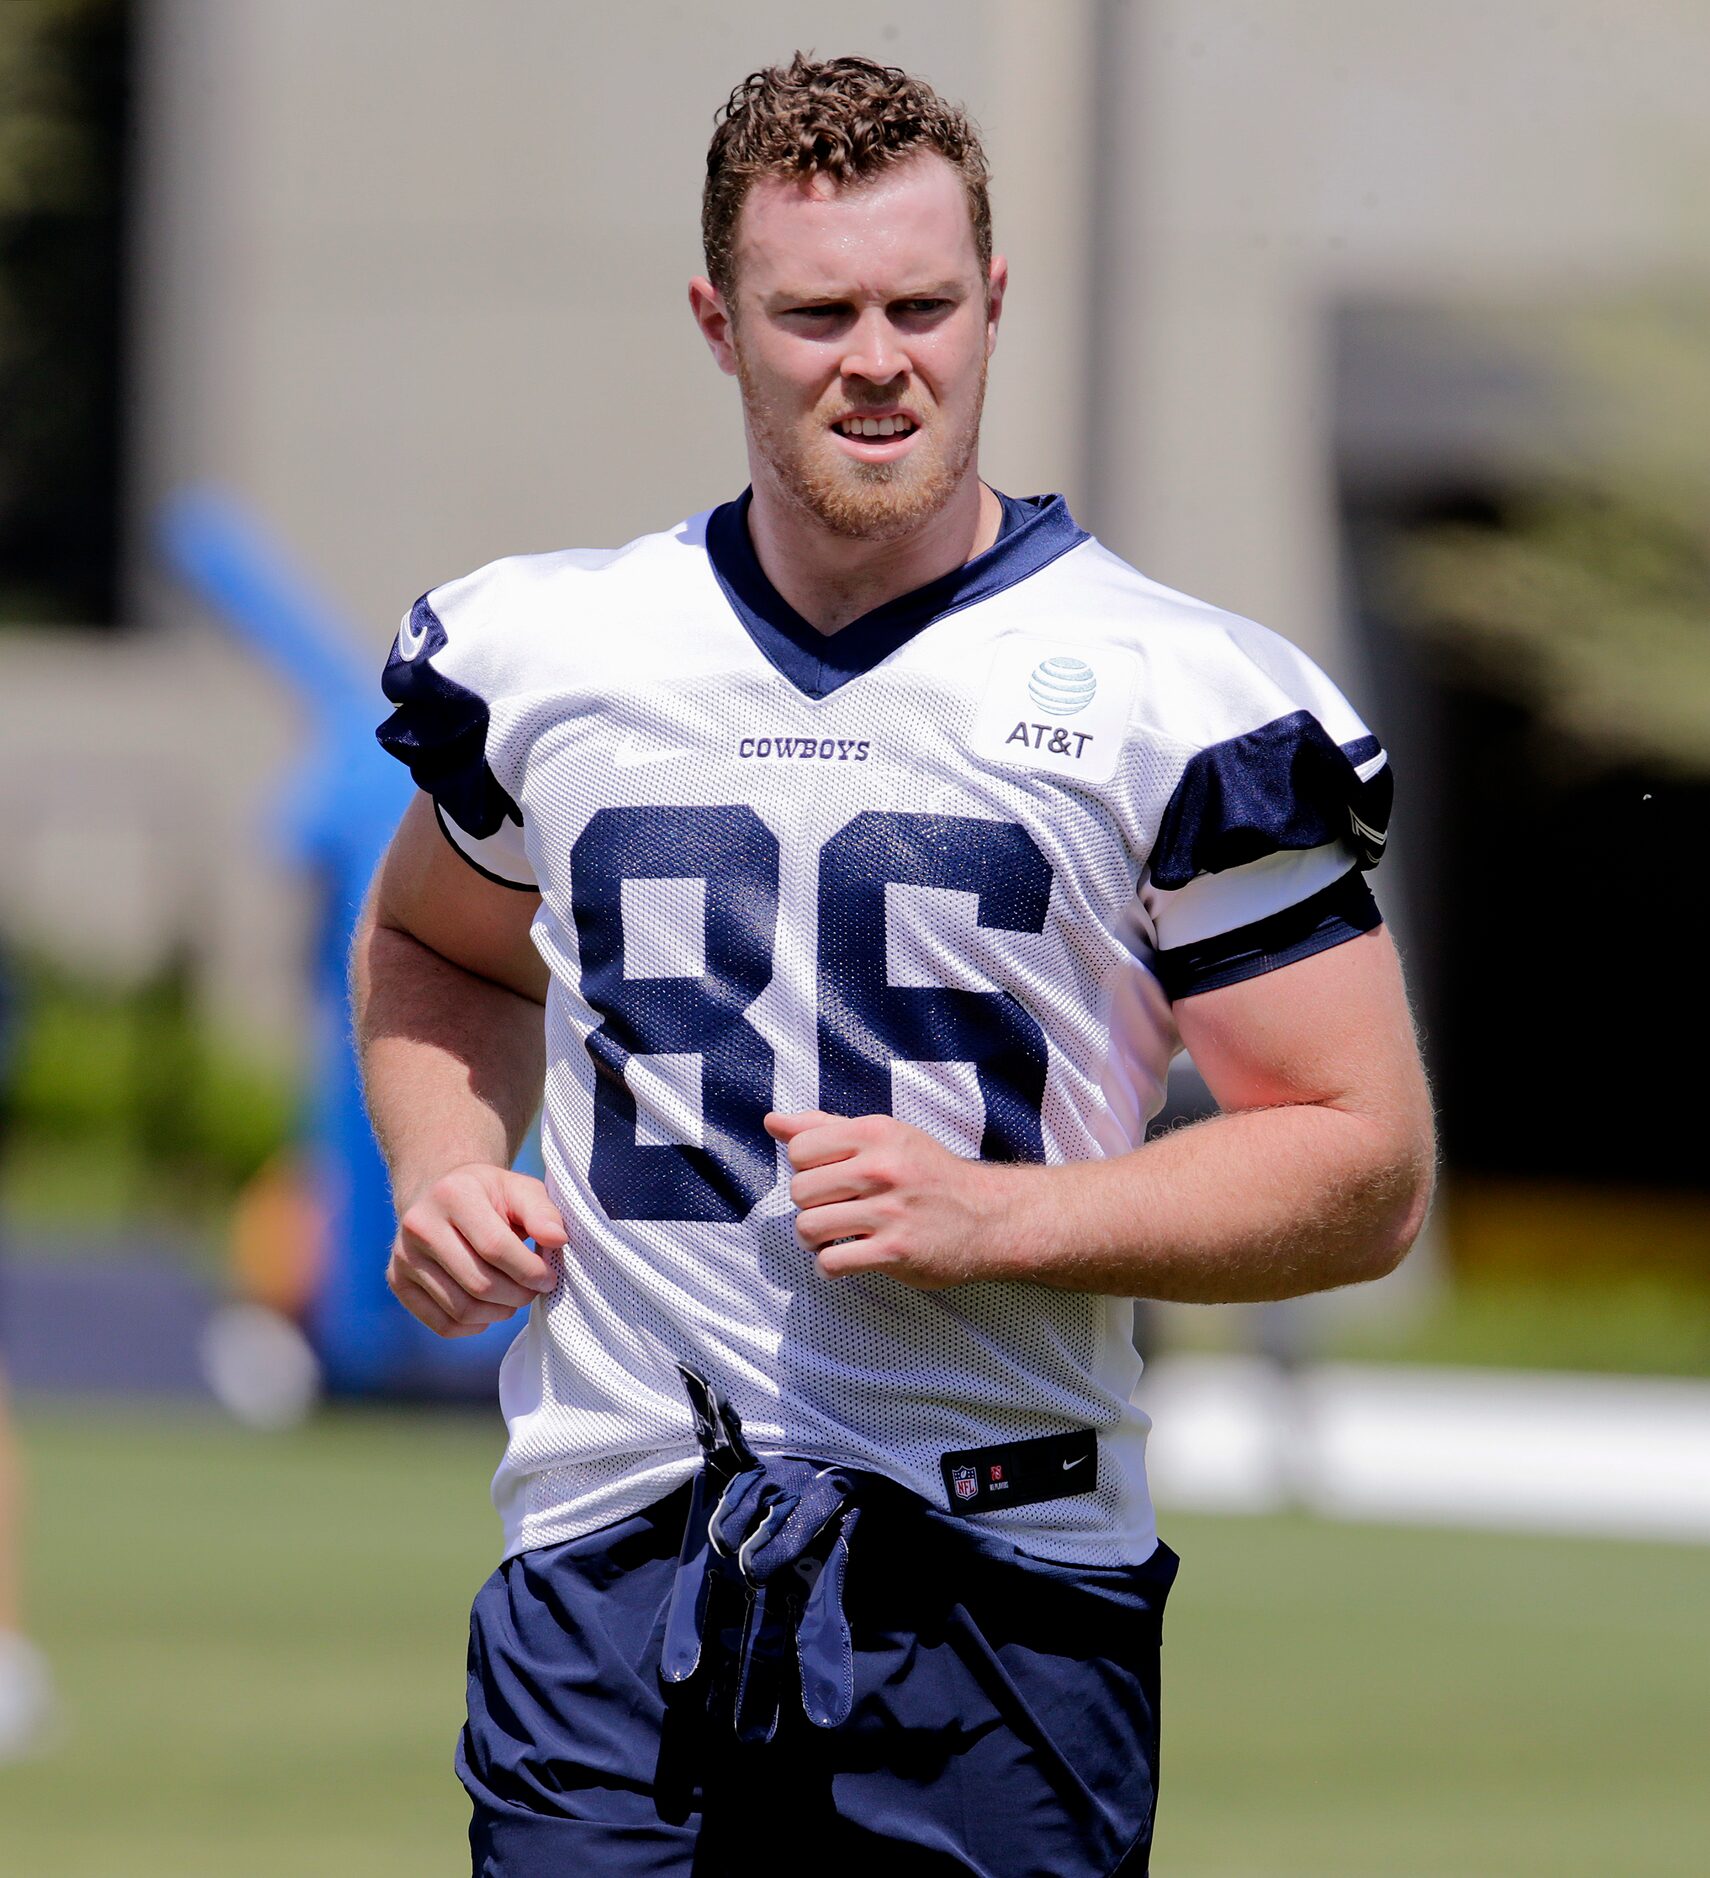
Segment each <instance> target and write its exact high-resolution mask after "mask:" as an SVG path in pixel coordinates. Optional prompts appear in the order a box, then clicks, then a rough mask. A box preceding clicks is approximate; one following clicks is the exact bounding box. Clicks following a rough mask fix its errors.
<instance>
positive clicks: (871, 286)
mask: <svg viewBox="0 0 1710 1878" xmlns="http://www.w3.org/2000/svg"><path fill="white" fill-rule="evenodd" d="M735 265H736V280H735V284H734V286H733V288H732V291H731V297H730V301H729V303H726V302H725V301H724V300H722V299H721V298H720V296H719V295H718V294H717V293H716V292H715V291H714V289H713V288H712V287H711V285H710V284H709V283H708V282H706V281H704V280H702V281H696V282H695V283H694V285H693V286H692V287H691V289H690V297H691V299H692V300H693V302H694V306H695V314H696V318H697V319H698V320H699V322H700V325H701V330H702V331H703V333H705V335H706V338H707V341H708V343H709V344H710V345H711V346H712V349H713V352H714V354H715V356H716V357H717V358H718V361H719V364H720V365H721V366H722V367H723V368H724V369H725V370H726V371H728V372H734V373H735V374H736V376H737V378H738V379H739V380H740V382H741V386H742V405H743V415H744V419H745V421H746V424H747V429H748V440H749V457H750V462H751V464H752V465H753V469H754V473H755V476H756V479H757V480H758V478H760V477H761V476H765V477H766V478H767V480H768V481H769V482H771V483H772V484H773V486H774V487H775V489H776V490H777V492H778V493H779V494H780V495H781V496H783V497H784V499H785V500H787V501H790V502H792V503H794V504H796V505H797V506H799V507H801V508H803V509H805V510H806V511H807V512H808V513H809V514H810V515H811V516H812V517H813V518H814V519H815V520H816V521H818V522H819V523H821V524H822V525H823V526H824V527H826V528H829V529H831V530H832V531H833V532H834V533H837V534H839V535H845V536H850V537H854V538H859V539H867V540H890V539H895V538H897V537H899V536H902V535H906V534H908V533H910V532H911V531H913V530H914V529H916V528H918V527H920V526H921V525H922V524H923V523H924V522H926V521H928V520H930V519H931V517H932V516H934V515H935V514H937V513H938V511H939V510H940V509H942V508H943V506H944V505H945V503H947V502H948V501H949V500H950V498H951V496H952V495H953V494H954V493H955V492H956V491H957V489H958V488H959V487H961V486H962V484H963V482H964V481H965V479H967V478H969V477H971V476H972V475H973V474H974V471H975V462H976V448H977V445H978V441H979V430H980V407H981V405H982V403H983V401H984V398H985V384H986V361H987V360H988V359H989V358H990V356H991V352H992V348H993V346H994V345H995V343H996V339H997V323H998V315H999V313H1000V312H1001V310H1002V305H1003V288H1004V279H1005V272H1004V263H1003V262H1002V260H1001V259H1000V260H995V261H994V262H993V264H992V269H991V274H990V277H989V279H988V278H986V277H985V276H984V275H983V274H982V270H981V268H980V262H979V255H978V253H977V251H976V249H975V247H974V230H973V222H972V219H971V217H970V214H969V210H968V199H967V196H966V194H965V193H964V191H963V188H962V182H961V179H960V177H959V176H958V175H957V173H956V172H955V170H953V169H952V168H951V166H950V165H949V164H948V163H947V162H945V161H944V159H943V158H942V157H940V156H937V155H935V154H923V155H921V156H918V157H914V158H911V159H909V160H908V161H906V162H904V163H900V164H898V165H897V166H896V168H894V169H892V170H888V171H884V172H881V174H880V175H879V176H878V177H877V178H875V179H874V180H873V181H872V182H868V183H860V184H856V185H854V186H852V187H849V188H845V189H838V188H836V187H835V186H834V185H832V184H831V183H830V182H829V181H828V180H827V179H825V178H822V177H815V178H811V179H808V180H804V181H796V180H794V179H790V180H786V179H782V178H775V177H765V178H762V179H761V180H760V181H759V182H757V183H755V185H754V186H753V188H752V189H750V191H749V193H748V195H747V197H746V198H745V199H744V201H743V205H742V214H741V218H740V220H739V222H738V226H737V239H736V245H735Z"/></svg>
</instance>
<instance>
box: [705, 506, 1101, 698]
mask: <svg viewBox="0 0 1710 1878" xmlns="http://www.w3.org/2000/svg"><path fill="white" fill-rule="evenodd" d="M753 494H754V492H753V491H752V490H751V489H745V490H744V491H743V492H742V494H741V495H740V496H738V497H737V499H736V500H735V501H734V502H726V503H725V504H723V506H722V507H720V508H716V509H714V510H713V512H712V514H711V515H710V516H709V517H708V518H707V558H708V560H709V561H710V562H711V564H712V570H713V573H714V574H715V575H716V576H717V578H718V583H719V585H720V586H721V587H722V588H723V589H724V593H725V597H726V598H727V599H728V600H729V601H730V604H731V608H732V610H733V611H734V612H735V614H736V617H737V618H738V619H739V620H740V621H741V622H742V624H743V626H744V627H745V628H746V629H747V631H748V633H749V635H750V637H751V638H752V639H753V640H754V643H755V644H756V645H757V646H758V647H759V648H760V650H761V651H762V652H763V653H764V654H765V655H766V657H767V658H768V659H769V660H770V661H771V662H772V664H773V665H775V666H776V667H777V668H778V670H779V671H780V672H782V673H783V675H784V676H785V677H786V678H787V679H788V680H789V681H790V683H791V684H793V685H794V686H795V687H796V688H797V689H798V690H799V691H803V692H805V693H806V694H807V695H808V696H809V697H810V698H823V697H826V696H828V695H829V694H830V693H831V692H833V691H835V690H836V689H837V688H838V686H839V685H846V684H847V683H848V682H849V680H850V679H852V678H859V677H860V676H861V674H862V673H863V672H870V671H871V670H872V669H873V667H874V666H875V665H877V664H878V663H879V662H880V661H881V660H882V659H886V658H889V656H890V655H891V654H892V653H893V652H895V651H896V650H897V648H898V647H899V646H902V645H906V644H907V643H908V641H909V640H910V639H912V638H913V637H914V636H915V634H916V633H919V632H924V631H925V629H926V628H927V627H928V626H930V625H931V624H932V623H933V622H934V621H935V620H941V619H943V618H944V617H945V616H946V615H947V614H950V613H959V612H960V611H961V610H962V608H963V607H966V606H972V605H974V603H975V602H976V601H979V600H987V599H990V597H991V596H992V595H993V594H994V593H1001V592H1002V591H1003V590H1004V588H1006V587H1013V586H1014V585H1015V584H1016V583H1017V581H1022V580H1025V579H1026V578H1027V577H1028V575H1029V574H1037V573H1038V572H1039V570H1040V569H1041V568H1042V567H1047V566H1049V565H1050V563H1051V562H1052V561H1054V560H1056V559H1057V558H1058V556H1059V555H1063V554H1067V553H1068V551H1069V550H1070V549H1071V548H1073V547H1078V546H1079V544H1080V543H1081V542H1083V541H1086V540H1087V539H1088V538H1089V537H1088V535H1087V531H1086V530H1085V529H1084V528H1082V527H1081V526H1080V525H1079V524H1078V523H1077V522H1076V521H1075V518H1074V517H1073V516H1072V515H1071V514H1070V513H1069V508H1068V504H1067V503H1066V502H1064V500H1063V498H1062V497H1061V496H1025V497H1017V496H1006V495H1001V494H1000V495H999V496H998V500H999V501H1000V502H1001V503H1002V504H1003V523H1002V526H1001V527H1000V529H999V531H998V538H997V540H996V541H995V542H993V544H992V545H991V547H989V548H988V549H987V550H986V551H985V553H984V554H977V555H975V557H974V558H973V560H971V561H968V562H966V563H965V564H964V565H963V566H961V567H957V568H952V569H951V571H950V572H949V573H948V574H943V575H940V576H939V578H938V579H937V580H930V581H928V582H927V583H926V585H925V586H924V587H917V588H915V590H914V591H913V592H912V593H905V594H899V595H898V596H897V598H896V599H894V600H887V601H886V602H885V603H884V605H883V606H877V607H874V609H873V610H872V612H870V613H863V614H862V615H861V617H860V618H859V619H855V620H851V621H850V622H849V624H848V625H847V626H844V627H842V628H840V629H839V630H838V631H837V632H834V633H822V632H821V631H819V629H818V628H817V627H815V626H811V625H809V624H808V622H807V621H806V620H805V619H803V618H802V616H801V615H800V614H799V613H798V612H797V611H796V610H795V608H794V607H793V606H791V605H790V603H789V601H788V600H786V599H785V598H784V596H783V595H782V594H781V593H779V591H778V590H777V588H776V587H774V586H773V585H772V583H771V581H770V580H769V579H768V578H767V576H766V570H765V569H764V568H763V567H761V565H760V560H759V557H758V556H757V555H756V554H755V552H754V543H753V542H752V540H750V538H749V534H748V507H749V503H750V502H751V500H752V499H753Z"/></svg>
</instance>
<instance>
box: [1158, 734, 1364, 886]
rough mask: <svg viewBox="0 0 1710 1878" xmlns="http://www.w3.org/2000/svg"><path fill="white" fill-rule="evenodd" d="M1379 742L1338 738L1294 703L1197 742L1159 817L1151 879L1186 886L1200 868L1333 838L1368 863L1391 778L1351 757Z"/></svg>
mask: <svg viewBox="0 0 1710 1878" xmlns="http://www.w3.org/2000/svg"><path fill="white" fill-rule="evenodd" d="M1380 748H1381V746H1380V745H1379V743H1378V740H1377V738H1375V737H1360V738H1357V739H1356V740H1355V741H1354V742H1352V743H1347V744H1338V743H1335V742H1333V741H1332V739H1331V736H1330V733H1329V732H1328V731H1327V730H1326V729H1325V728H1324V726H1323V725H1322V724H1321V723H1319V721H1318V719H1317V718H1316V717H1314V716H1313V715H1312V713H1311V712H1310V711H1294V712H1291V713H1290V714H1289V715H1288V716H1287V717H1278V718H1274V719H1273V720H1272V721H1271V722H1270V723H1268V724H1261V725H1260V726H1259V728H1258V729H1257V730H1250V731H1247V732H1246V733H1245V734H1243V735H1242V736H1239V737H1230V738H1228V739H1227V740H1226V741H1225V742H1223V743H1214V744H1212V745H1211V746H1210V747H1209V748H1208V749H1204V750H1200V751H1198V752H1196V754H1195V755H1194V756H1193V757H1191V758H1190V759H1189V762H1188V765H1187V768H1186V769H1185V770H1184V771H1183V772H1182V778H1181V781H1180V782H1178V783H1177V784H1176V788H1175V793H1174V794H1173V795H1172V796H1171V797H1170V800H1169V803H1168V805H1167V806H1166V807H1165V809H1164V813H1163V815H1162V817H1161V818H1160V820H1159V823H1158V838H1157V840H1156V841H1155V842H1154V843H1153V844H1152V853H1151V859H1150V862H1149V866H1150V868H1151V874H1152V881H1153V884H1154V885H1155V886H1159V887H1163V888H1166V889H1169V888H1175V887H1185V886H1186V885H1187V883H1188V882H1189V881H1190V880H1192V879H1193V878H1194V877H1195V875H1197V874H1218V873H1221V872H1222V871H1223V870H1224V869H1225V868H1229V867H1240V866H1242V865H1243V864H1244V863H1245V862H1248V861H1257V860H1262V859H1263V858H1264V856H1265V855H1267V854H1276V853H1278V852H1280V851H1282V850H1285V849H1296V848H1321V847H1323V846H1324V845H1325V844H1326V843H1327V842H1331V841H1346V842H1347V843H1348V844H1349V846H1350V847H1351V848H1352V849H1353V851H1354V855H1355V858H1356V859H1357V861H1358V862H1359V865H1360V866H1361V867H1375V866H1376V865H1377V863H1378V861H1379V860H1380V859H1381V858H1382V856H1383V846H1384V841H1385V839H1386V837H1387V835H1388V831H1389V812H1390V802H1391V798H1392V797H1393V795H1394V792H1395V781H1394V778H1393V777H1392V775H1391V774H1390V767H1389V764H1388V763H1387V762H1386V763H1385V764H1384V765H1383V767H1382V768H1381V769H1379V770H1377V771H1376V773H1375V774H1373V775H1372V776H1370V777H1367V778H1366V779H1365V780H1363V781H1362V780H1361V778H1360V774H1359V770H1358V768H1357V767H1356V766H1357V765H1358V764H1361V763H1367V762H1370V760H1371V759H1372V758H1373V757H1374V756H1377V755H1378V754H1379V751H1380Z"/></svg>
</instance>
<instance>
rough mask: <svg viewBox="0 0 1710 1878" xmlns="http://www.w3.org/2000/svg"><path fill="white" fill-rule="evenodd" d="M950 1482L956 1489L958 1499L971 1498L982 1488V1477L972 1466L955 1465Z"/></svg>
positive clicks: (951, 1471)
mask: <svg viewBox="0 0 1710 1878" xmlns="http://www.w3.org/2000/svg"><path fill="white" fill-rule="evenodd" d="M950 1484H951V1485H952V1486H953V1487H954V1488H955V1489H956V1498H957V1499H958V1500H971V1499H973V1498H974V1496H975V1495H976V1494H977V1493H978V1492H979V1490H980V1477H979V1475H978V1474H977V1473H976V1472H975V1471H974V1469H973V1468H971V1467H953V1468H952V1469H951V1470H950Z"/></svg>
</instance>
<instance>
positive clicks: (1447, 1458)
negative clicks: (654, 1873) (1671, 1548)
mask: <svg viewBox="0 0 1710 1878" xmlns="http://www.w3.org/2000/svg"><path fill="white" fill-rule="evenodd" d="M1134 1399H1135V1400H1136V1402H1138V1403H1139V1404H1140V1405H1141V1407H1143V1408H1144V1409H1145V1410H1146V1412H1147V1413H1148V1414H1149V1415H1150V1416H1151V1417H1152V1420H1153V1432H1152V1436H1151V1439H1150V1441H1149V1442H1148V1444H1147V1456H1146V1466H1147V1472H1148V1474H1149V1475H1150V1477H1151V1482H1152V1487H1153V1491H1154V1493H1155V1494H1156V1497H1157V1499H1158V1502H1159V1504H1160V1505H1161V1506H1163V1507H1165V1508H1170V1507H1179V1508H1181V1509H1182V1510H1183V1511H1184V1512H1231V1513H1255V1512H1269V1511H1274V1510H1277V1509H1279V1508H1282V1507H1285V1506H1289V1505H1295V1506H1306V1507H1309V1508H1311V1509H1312V1510H1313V1511H1316V1512H1319V1513H1323V1514H1325V1515H1327V1516H1328V1517H1331V1518H1336V1519H1370V1520H1393V1521H1400V1522H1406V1523H1420V1524H1428V1525H1455V1526H1484V1527H1492V1528H1503V1529H1509V1530H1516V1531H1535V1532H1560V1533H1580V1534H1603V1535H1614V1536H1619V1537H1622V1538H1645V1539H1667V1540H1686V1541H1697V1542H1701V1543H1710V1383H1706V1382H1695V1381H1687V1380H1684V1379H1681V1380H1676V1379H1667V1378H1649V1377H1626V1376H1591V1375H1572V1374H1560V1373H1543V1374H1539V1373H1524V1372H1516V1371H1511V1370H1477V1369H1427V1368H1417V1367H1414V1366H1411V1365H1407V1366H1403V1365H1399V1364H1398V1365H1395V1366H1393V1367H1391V1366H1384V1367H1380V1366H1376V1365H1363V1364H1324V1365H1320V1366H1318V1367H1310V1368H1306V1369H1303V1370H1300V1371H1298V1372H1296V1373H1295V1374H1294V1375H1293V1376H1292V1377H1290V1376H1288V1375H1285V1374H1284V1373H1283V1372H1281V1371H1279V1370H1278V1369H1277V1368H1276V1367H1275V1366H1274V1365H1272V1364H1269V1363H1266V1362H1264V1361H1261V1360H1259V1359H1256V1358H1251V1357H1188V1356H1178V1357H1165V1358H1163V1359H1161V1360H1160V1361H1158V1362H1157V1363H1155V1364H1150V1365H1148V1367H1147V1370H1146V1374H1145V1376H1144V1377H1143V1378H1142V1379H1141V1382H1140V1387H1139V1388H1138V1390H1136V1392H1135V1398H1134Z"/></svg>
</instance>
